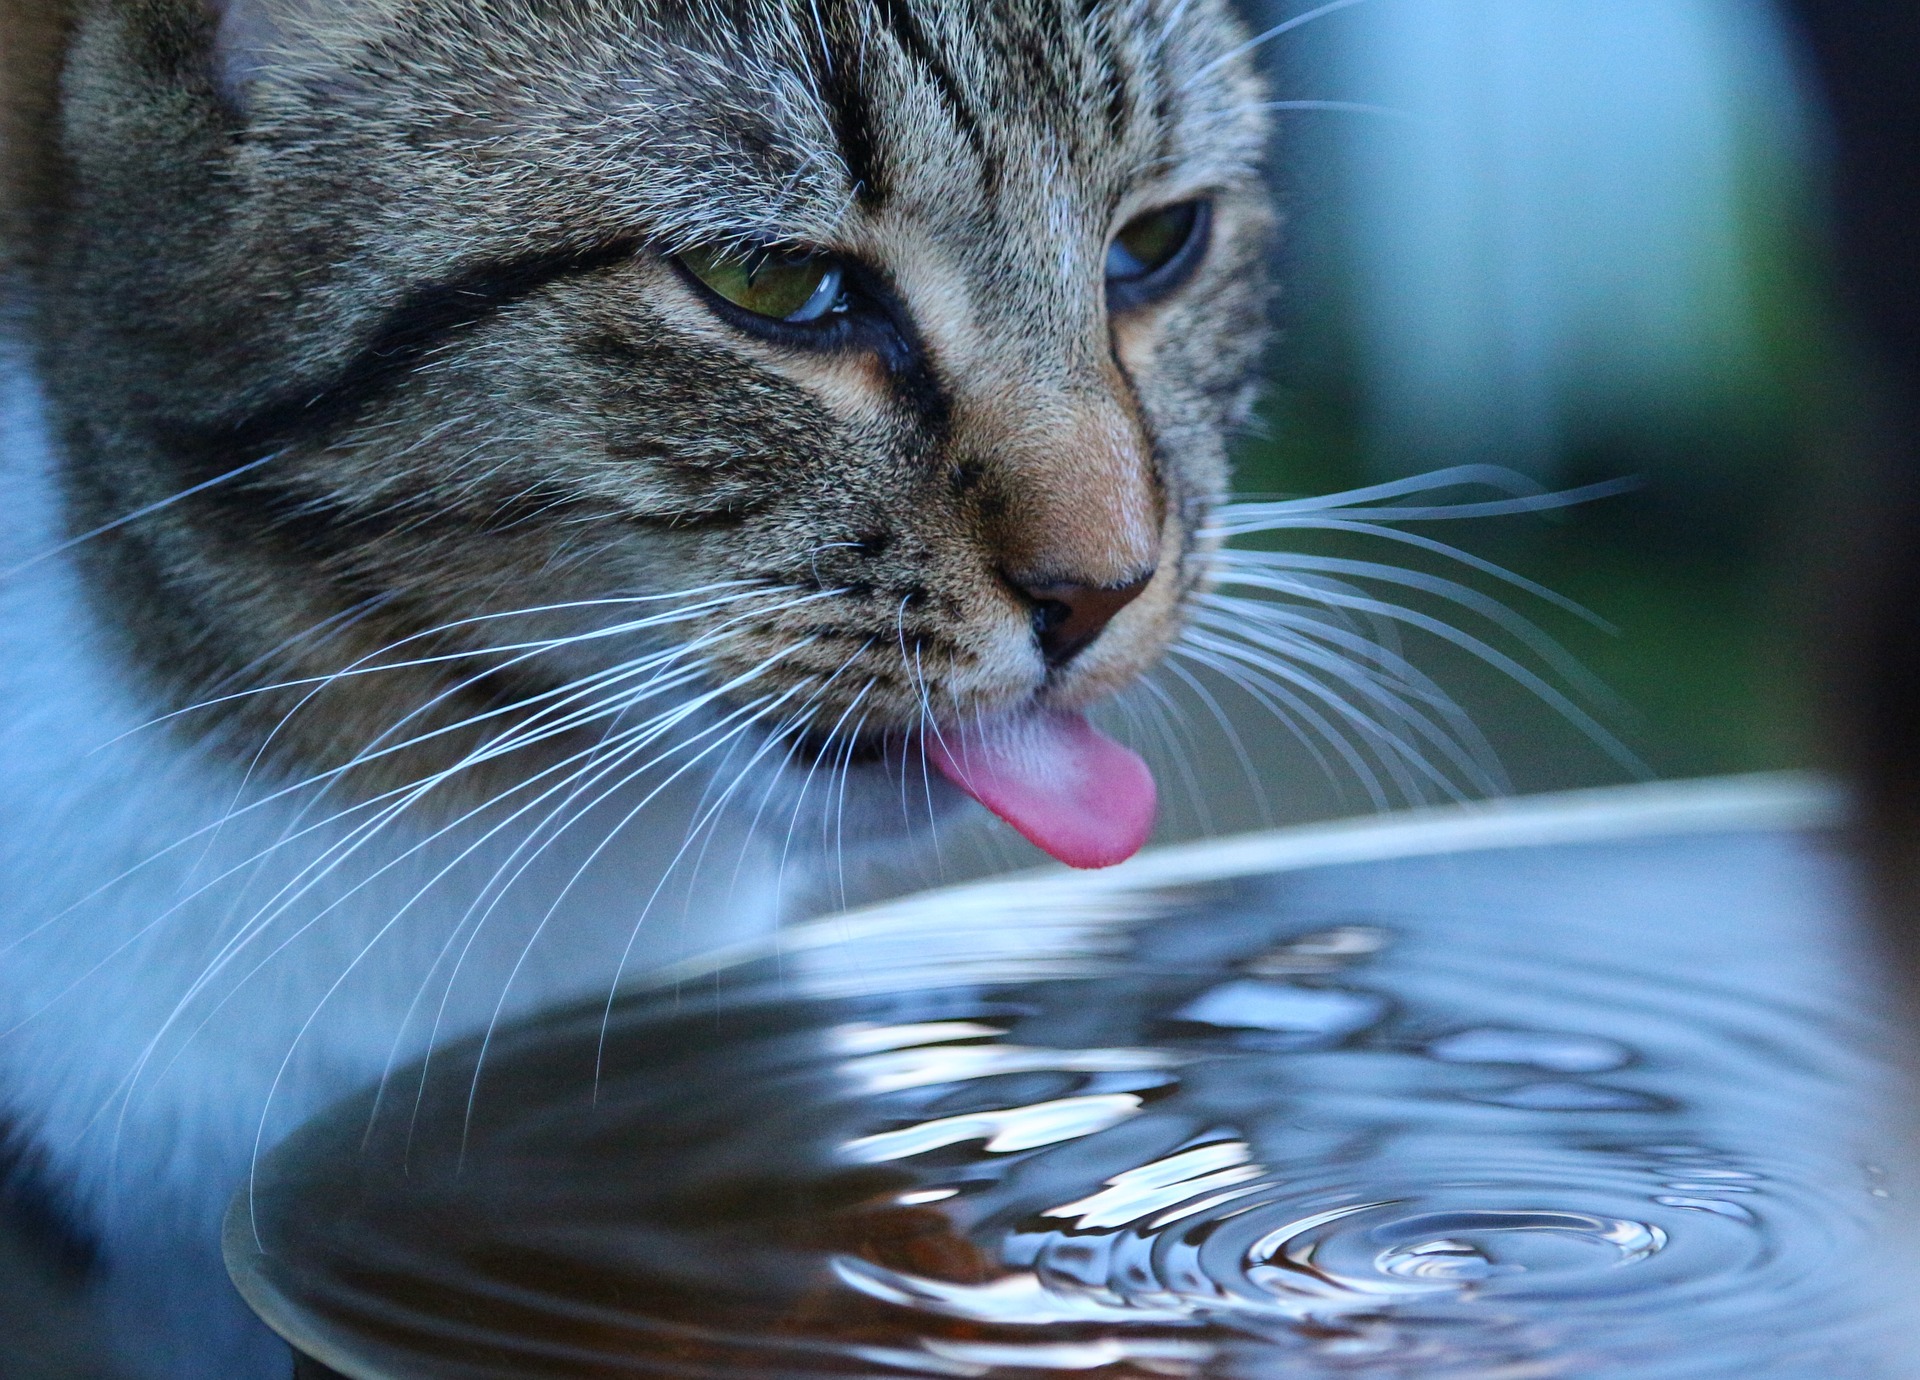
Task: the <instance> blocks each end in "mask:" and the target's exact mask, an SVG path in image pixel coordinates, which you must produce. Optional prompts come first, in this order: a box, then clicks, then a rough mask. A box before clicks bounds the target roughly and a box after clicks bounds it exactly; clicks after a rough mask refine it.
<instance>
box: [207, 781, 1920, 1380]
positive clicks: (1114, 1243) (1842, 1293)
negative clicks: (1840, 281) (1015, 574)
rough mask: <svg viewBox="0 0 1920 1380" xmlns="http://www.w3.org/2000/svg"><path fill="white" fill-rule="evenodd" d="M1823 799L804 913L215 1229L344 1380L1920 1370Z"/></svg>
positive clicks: (1261, 851)
mask: <svg viewBox="0 0 1920 1380" xmlns="http://www.w3.org/2000/svg"><path fill="white" fill-rule="evenodd" d="M1830 817H1831V804H1830V802H1829V801H1828V800H1827V798H1826V797H1824V796H1823V795H1822V794H1821V793H1820V792H1819V791H1817V790H1815V789H1813V788H1811V787H1808V786H1806V785H1804V784H1799V783H1794V782H1781V781H1767V780H1758V781H1734V782H1720V783H1705V784H1696V785H1688V786H1665V787H1653V788H1634V789H1630V790H1622V791H1614V792H1598V793H1589V794H1584V795H1580V796H1574V797H1561V798H1557V799H1544V800H1540V801H1535V802H1520V803H1515V804H1510V805H1504V806H1498V807H1481V808H1476V809H1464V808H1463V809H1457V810H1442V811H1432V812H1426V813H1422V814H1418V815H1410V816H1403V817H1397V818H1395V817H1389V818H1385V819H1381V820H1377V821H1370V822H1364V823H1355V824H1342V825H1333V826H1323V827H1319V828H1314V829H1303V830H1292V831H1280V832H1276V833H1272V834H1267V835H1261V836H1254V837H1248V838H1243V839H1237V840H1231V841H1228V842H1225V843H1220V844H1211V845H1205V846H1200V847H1193V848H1185V849H1177V850H1170V851H1167V852H1163V853H1160V854H1157V855H1152V856H1149V857H1146V858H1143V859H1141V860H1138V861H1137V862H1136V863H1134V864H1129V865H1128V866H1126V867H1124V868H1120V869H1116V870H1114V871H1112V872H1109V873H1103V874H1095V875H1081V876H1063V875H1046V876H1034V877H1025V878H1015V879H1008V880H1002V881H996V882H992V883H987V884H982V885H977V886H972V887H966V888H960V889H955V890H951V891H946V892H940V893H932V894H928V895H924V896H920V897H916V898H912V899H910V900H907V901H904V902H900V903H896V904H893V905H890V906H887V907H882V908H879V909H875V910H871V911H867V912H864V913H854V914H850V915H845V916H840V917H836V918H833V919H828V920H823V921H819V922H817V923H813V924H810V925H807V926H803V927H800V928H798V929H795V930H791V931H789V932H787V933H786V934H784V935H782V936H781V938H780V940H779V942H778V943H777V944H770V945H768V946H767V947H766V948H765V949H764V950H761V951H758V952H754V953H746V954H736V955H733V956H732V957H731V958H729V959H727V960H724V961H717V962H715V963H712V964H708V965H701V966H696V967H689V968H684V969H681V970H678V971H676V972H673V973H671V974H668V975H666V976H665V977H663V978H662V979H660V980H658V981H656V982H654V983H652V984H651V985H649V986H647V987H645V988H643V989H640V990H632V991H626V992H623V993H622V994H621V995H620V996H619V997H618V998H617V999H616V1000H614V1001H612V1002H611V1003H608V1002H605V1001H600V1002H594V1003H590V1004H586V1005H582V1006H579V1007H575V1008H572V1009H568V1010H562V1011H555V1012H551V1013H549V1014H547V1015H545V1016H543V1017H541V1018H539V1019H537V1020H534V1021H531V1022H528V1023H525V1024H522V1025H519V1026H517V1027H514V1028H511V1029H503V1030H501V1031H498V1032H496V1033H495V1034H494V1035H493V1037H492V1038H491V1039H490V1040H489V1041H487V1042H485V1043H484V1044H481V1043H478V1042H475V1043H468V1044H464V1045H458V1046H453V1047H449V1048H446V1049H442V1050H440V1051H438V1052H437V1053H435V1054H434V1055H433V1056H432V1057H431V1058H430V1059H429V1060H427V1061H426V1062H424V1063H422V1064H420V1065H418V1066H416V1067H413V1068H411V1069H407V1070H404V1071H401V1072H399V1073H397V1074H395V1075H394V1076H392V1077H391V1078H389V1079H388V1080H387V1081H386V1082H385V1083H384V1084H383V1085H382V1086H381V1087H379V1088H377V1089H371V1090H369V1091H368V1092H367V1093H366V1094H365V1095H363V1096H361V1097H359V1098H357V1099H354V1100H352V1101H350V1102H348V1103H346V1104H345V1105H342V1106H340V1107H337V1108H335V1109H334V1110H332V1111H331V1112H329V1113H327V1114H326V1115H324V1116H322V1117H320V1118H319V1119H317V1120H315V1121H314V1122H312V1123H310V1124H309V1125H308V1126H306V1127H305V1128H304V1129H302V1130H301V1131H299V1132H298V1133H297V1134H295V1135H294V1136H293V1137H292V1138H291V1139H289V1140H288V1141H287V1142H286V1143H284V1144H283V1145H281V1146H280V1147H279V1148H278V1149H277V1150H276V1151H274V1152H273V1153H272V1154H271V1155H269V1156H268V1157H267V1158H266V1159H265V1160H264V1161H263V1162H262V1164H261V1166H260V1168H259V1172H258V1174H257V1176H256V1178H255V1180H254V1182H253V1183H251V1184H250V1185H248V1187H247V1188H246V1189H245V1190H244V1191H243V1192H242V1193H241V1194H240V1196H239V1197H238V1198H237V1199H236V1201H235V1203H234V1205H233V1208H232V1211H231V1213H230V1215H229V1218H228V1224H227V1254H228V1261H229V1264H230V1267H231V1269H232V1272H233V1275H234V1278H235V1280H236V1281H237V1282H238V1283H239V1285H240V1288H241V1289H242V1291H243V1292H244V1293H245V1294H246V1296H247V1298H248V1300H249V1301H250V1302H251V1303H252V1304H253V1306H254V1307H255V1308H256V1309H257V1310H258V1311H259V1312H260V1314H261V1315H262V1316H263V1317H264V1318H265V1319H266V1320H267V1321H268V1322H269V1323H270V1324H271V1325H272V1326H273V1327H275V1328H276V1329H277V1330H278V1331H280V1332H281V1333H282V1334H283V1335H284V1336H285V1337H287V1338H288V1339H289V1340H290V1341H291V1342H292V1343H293V1344H294V1345H295V1347H296V1348H297V1349H298V1350H299V1351H300V1352H302V1353H303V1354H304V1356H305V1357H306V1358H308V1359H307V1360H306V1361H305V1362H303V1364H305V1365H306V1366H308V1367H309V1368H310V1373H311V1374H314V1375H327V1374H337V1375H340V1376H346V1377H351V1378H352V1380H456V1378H457V1380H494V1378H495V1377H499V1378H500V1380H506V1377H516V1378H518V1377H542V1378H545V1377H552V1378H553V1380H559V1378H560V1377H566V1378H567V1380H574V1378H576V1377H580V1378H582V1380H584V1378H585V1377H594V1378H595V1380H614V1378H615V1377H627V1376H632V1377H656V1376H659V1377H666V1376H673V1377H715V1378H716V1380H718V1378H719V1377H729V1378H732V1377H783V1378H786V1380H811V1378H812V1377H828V1376H835V1377H848V1376H858V1377H874V1380H883V1378H884V1377H990V1378H991V1380H1014V1378H1015V1377H1059V1376H1075V1377H1102V1378H1103V1380H1107V1378H1110V1380H1123V1378H1125V1380H1131V1378H1132V1377H1169V1376H1171V1377H1221V1378H1222V1380H1229V1378H1231V1380H1241V1378H1243V1377H1244V1378H1245V1380H1253V1378H1254V1377H1259V1380H1268V1378H1269V1377H1294V1376H1301V1377H1318V1376H1361V1377H1419V1378H1420V1380H1446V1378H1447V1377H1475V1380H1527V1378H1531V1377H1549V1376H1567V1377H1598V1376H1604V1377H1628V1378H1630V1380H1655V1378H1656V1377H1660V1378H1662V1380H1664V1378H1665V1377H1696V1376H1697V1377H1707V1376H1733V1375H1739V1376H1743V1377H1745V1376H1754V1375H1765V1376H1788V1377H1803V1380H1837V1378H1838V1377H1853V1376H1866V1377H1871V1376H1885V1377H1889V1380H1893V1378H1894V1377H1900V1376H1905V1375H1911V1374H1914V1373H1920V1367H1916V1366H1914V1365H1913V1364H1911V1357H1912V1355H1913V1353H1912V1351H1911V1350H1910V1348H1911V1345H1912V1339H1911V1337H1910V1336H1907V1335H1905V1334H1906V1333H1907V1331H1908V1327H1907V1321H1906V1317H1905V1314H1906V1313H1907V1312H1909V1311H1911V1309H1910V1306H1909V1305H1906V1304H1905V1303H1904V1302H1903V1299H1904V1298H1906V1297H1911V1296H1912V1289H1911V1287H1910V1286H1911V1283H1912V1281H1913V1279H1914V1276H1913V1274H1912V1273H1911V1271H1910V1270H1908V1269H1907V1267H1906V1266H1905V1265H1903V1264H1902V1262H1901V1261H1900V1260H1898V1259H1897V1252H1896V1251H1895V1249H1894V1248H1895V1246H1896V1245H1897V1244H1898V1242H1899V1241H1900V1239H1901V1237H1902V1235H1903V1233H1902V1231H1901V1230H1900V1223H1901V1221H1902V1217H1901V1214H1902V1213H1903V1211H1904V1209H1903V1207H1902V1205H1901V1194H1902V1184H1903V1182H1904V1181H1905V1177H1906V1176H1905V1174H1904V1171H1903V1170H1902V1168H1901V1165H1900V1163H1899V1160H1898V1157H1897V1155H1896V1153H1895V1149H1894V1147H1895V1146H1896V1145H1897V1144H1898V1143H1899V1139H1900V1137H1899V1134H1898V1133H1897V1132H1896V1130H1895V1129H1894V1127H1895V1126H1896V1125H1897V1121H1896V1119H1895V1118H1894V1117H1893V1116H1892V1115H1891V1114H1890V1113H1889V1112H1888V1109H1889V1108H1890V1107H1894V1106H1897V1105H1899V1098H1898V1096H1897V1094H1896V1091H1895V1088H1896V1084H1895V1079H1894V1076H1893V1073H1892V1068H1891V1065H1892V1060H1891V1057H1890V1051H1891V1050H1892V1049H1893V1048H1894V1041H1893V1040H1892V1038H1891V1036H1890V1033H1889V1027H1888V1025H1887V1023H1886V1022H1885V1020H1884V1019H1883V1017H1882V1016H1881V1014H1880V1009H1881V1004H1880V998H1879V996H1878V994H1877V990H1876V988H1875V985H1874V983H1873V982H1872V981H1871V980H1870V977H1869V976H1868V972H1869V970H1870V967H1871V965H1870V963H1869V962H1868V960H1867V958H1866V951H1865V948H1864V945H1863V943H1862V942H1861V940H1860V937H1859V935H1858V933H1857V931H1858V926H1857V925H1856V924H1855V923H1854V920H1853V918H1852V915H1853V907H1852V905H1851V904H1850V902H1849V899H1848V890H1847V876H1846V870H1845V867H1844V864H1843V860H1842V858H1841V856H1840V855H1839V853H1838V850H1837V849H1836V847H1835V846H1834V845H1833V844H1832V842H1831V841H1830V840H1829V839H1828V837H1827V835H1826V834H1825V833H1824V832H1823V826H1824V824H1825V823H1826V822H1828V821H1829V819H1830ZM1903 1356H1905V1357H1907V1358H1908V1363H1906V1364H1903V1362H1902V1360H1901V1358H1902V1357H1903Z"/></svg>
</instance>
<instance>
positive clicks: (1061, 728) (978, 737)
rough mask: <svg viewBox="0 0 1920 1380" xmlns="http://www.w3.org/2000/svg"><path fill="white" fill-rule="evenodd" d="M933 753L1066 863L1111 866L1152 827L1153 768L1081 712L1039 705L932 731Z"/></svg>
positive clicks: (946, 772) (971, 791)
mask: <svg viewBox="0 0 1920 1380" xmlns="http://www.w3.org/2000/svg"><path fill="white" fill-rule="evenodd" d="M926 750H927V760H928V761H929V762H931V763H933V765H934V766H935V767H936V768H937V769H938V770H939V772H940V774H941V775H942V776H944V777H946V778H947V780H949V781H951V782H953V784H954V785H956V786H958V787H959V788H960V789H961V790H963V791H965V792H966V793H967V794H968V795H970V796H972V797H973V798H974V799H975V800H977V801H979V802H980V803H981V804H982V805H984V806H986V807H987V808H988V809H989V810H992V811H993V812H994V813H995V814H996V815H999V816H1000V818H1002V819H1004V820H1005V821H1006V822H1007V823H1009V824H1011V825H1012V826H1013V827H1014V828H1016V829H1018V830H1019V831H1020V832H1021V833H1022V834H1023V835H1025V836H1026V838H1027V839H1028V840H1029V841H1030V842H1032V843H1034V844H1036V845H1038V846H1039V847H1041V848H1044V849H1046V851H1047V852H1049V853H1051V854H1053V856H1054V857H1056V858H1058V859H1059V860H1060V861H1061V862H1063V863H1065V864H1067V866H1069V867H1111V866H1113V864H1115V863H1117V862H1125V861H1126V860H1127V859H1128V858H1130V857H1132V856H1133V855H1134V854H1135V853H1137V852H1139V851H1140V845H1141V844H1143V843H1145V842H1146V841H1147V835H1148V834H1150V833H1152V832H1153V816H1154V808H1155V804H1156V800H1155V793H1154V788H1153V774H1152V773H1151V772H1149V771H1148V770H1147V764H1146V763H1145V762H1143V761H1141V760H1140V758H1139V755H1138V754H1136V753H1134V752H1131V751H1129V750H1128V749H1126V748H1124V747H1122V746H1120V744H1118V743H1116V742H1114V741H1113V739H1111V738H1109V737H1107V736H1106V735H1105V734H1104V733H1102V732H1100V730H1099V729H1097V728H1095V727H1094V726H1093V725H1092V724H1090V723H1088V722H1087V721H1086V719H1085V718H1083V717H1082V716H1080V715H1078V714H1055V713H1046V714H1033V715H1027V716H1023V717H1021V718H1017V719H1005V720H1000V721H998V722H995V723H990V724H987V725H985V726H984V727H975V728H965V729H959V730H955V729H948V730H946V731H945V732H944V733H942V734H930V735H928V738H927V748H926Z"/></svg>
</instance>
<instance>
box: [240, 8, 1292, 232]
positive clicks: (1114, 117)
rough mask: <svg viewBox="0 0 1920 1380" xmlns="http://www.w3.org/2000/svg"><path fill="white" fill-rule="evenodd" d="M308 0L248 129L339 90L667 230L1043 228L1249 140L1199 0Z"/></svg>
mask: <svg viewBox="0 0 1920 1380" xmlns="http://www.w3.org/2000/svg"><path fill="white" fill-rule="evenodd" d="M236 2H237V3H247V2H248V0H236ZM270 2H271V0H270ZM322 3H323V4H324V3H325V0H322ZM332 3H333V4H334V5H336V6H337V7H340V8H336V9H335V10H333V11H332V12H331V13H328V12H324V10H322V11H316V9H315V8H314V6H313V4H312V0H305V2H304V3H303V5H302V7H301V8H302V13H301V14H300V15H299V17H297V18H296V19H294V20H293V21H292V22H291V24H290V25H288V26H285V27H287V28H289V29H291V31H292V33H293V37H294V40H295V41H294V42H293V44H292V45H291V46H293V47H294V48H299V47H306V49H307V54H308V56H307V57H306V58H305V59H303V60H302V61H300V62H297V63H294V64H292V65H291V67H290V70H289V76H290V77H291V80H289V81H285V82H281V83H273V82H269V83H268V84H267V87H266V93H265V97H264V101H263V107H264V108H263V112H262V116H263V119H264V121H265V123H266V124H267V125H268V127H269V128H271V127H272V126H273V125H274V124H275V123H276V122H277V123H280V124H281V125H283V126H286V127H289V128H295V127H297V126H299V125H302V124H304V123H305V119H304V118H303V117H306V116H310V115H311V114H312V113H313V110H314V107H315V106H317V105H325V104H327V103H332V102H341V101H344V102H349V103H352V104H354V105H357V106H361V105H363V106H366V107H368V110H367V113H368V114H369V115H370V116H373V117H374V119H375V120H376V121H377V124H376V125H375V126H374V127H378V126H380V125H384V126H387V127H389V128H391V129H392V131H393V138H392V140H391V141H390V142H391V144H392V145H395V146H398V147H401V148H405V149H423V150H427V151H429V152H430V153H431V154H432V155H434V156H438V157H440V158H442V159H448V160H452V161H454V162H457V163H459V164H461V166H462V173H461V176H463V177H466V178H468V179H469V181H470V184H471V185H475V186H479V185H490V186H493V187H496V188H498V189H499V190H500V191H501V192H502V193H504V194H506V195H507V196H509V197H510V198H512V199H517V200H533V199H537V198H538V197H539V196H540V195H541V192H540V189H541V187H542V186H543V185H544V186H546V187H549V188H551V187H553V186H555V185H556V184H560V183H564V184H566V185H567V186H568V188H569V189H570V194H572V195H575V196H577V197H582V198H584V199H586V200H588V201H590V203H591V204H592V206H593V207H594V208H595V210H596V218H597V219H605V220H606V221H607V222H608V223H609V225H611V224H613V223H616V222H617V223H624V224H625V225H626V226H628V227H640V228H644V229H645V230H646V231H647V232H648V233H649V234H650V235H652V236H654V237H656V238H657V239H659V240H661V241H663V242H665V243H666V244H667V245H668V246H669V247H677V246H679V245H686V244H693V243H702V242H704V243H712V242H714V241H726V240H740V241H751V240H803V241H808V240H811V241H826V242H830V241H833V240H836V239H844V238H846V237H847V232H848V229H849V227H850V226H851V225H853V224H855V223H857V222H859V221H860V220H861V219H863V218H871V216H872V215H873V214H874V213H876V212H877V211H880V210H882V209H890V210H893V211H896V212H898V211H899V210H901V209H902V208H906V209H908V210H910V211H913V212H917V213H919V214H922V215H925V216H931V217H934V218H940V217H949V218H951V217H975V218H978V217H981V216H987V217H990V218H993V219H1002V220H1009V219H1018V220H1020V221H1022V222H1023V223H1025V224H1027V225H1029V226H1034V225H1040V226H1046V225H1049V224H1051V225H1052V228H1053V229H1055V230H1057V231H1066V230H1067V229H1069V227H1068V225H1067V224H1066V223H1065V222H1068V221H1080V220H1088V219H1089V218H1091V219H1093V220H1099V221H1102V222H1104V220H1105V219H1106V218H1107V217H1109V216H1110V215H1111V213H1112V212H1113V211H1114V209H1115V208H1116V207H1117V206H1120V205H1121V204H1123V203H1124V202H1125V200H1126V198H1127V197H1128V196H1129V195H1130V194H1132V193H1135V192H1137V191H1138V190H1140V189H1143V188H1144V189H1150V188H1153V187H1156V186H1163V187H1168V188H1171V189H1172V191H1174V192H1178V191H1180V190H1181V189H1183V188H1199V187H1204V186H1207V185H1218V184H1222V183H1227V182H1231V181H1235V180H1243V179H1246V178H1248V177H1249V176H1250V175H1251V173H1252V169H1253V167H1254V165H1255V164H1256V163H1257V161H1258V158H1259V155H1260V151H1261V144H1262V142H1263V130H1264V122H1263V120H1262V118H1261V116H1260V115H1259V113H1258V105H1259V91H1258V87H1257V84H1256V83H1255V82H1254V80H1253V79H1252V77H1251V75H1250V67H1249V64H1248V62H1247V60H1246V58H1245V55H1244V54H1242V53H1240V52H1239V51H1237V49H1238V48H1239V47H1240V46H1241V45H1242V44H1243V43H1244V40H1245V34H1244V30H1243V29H1241V28H1240V26H1239V25H1238V24H1237V23H1236V22H1235V21H1234V20H1233V19H1232V18H1231V15H1230V12H1229V11H1228V10H1227V8H1226V7H1225V5H1224V3H1222V0H1105V3H1102V2H1101V0H1094V3H1086V0H939V3H933V2H932V0H789V2H787V3H781V0H732V2H731V3H728V2H727V0H707V2H706V3H692V4H689V3H683V2H681V0H675V3H666V0H660V2H659V3H651V4H648V3H636V0H571V3H561V2H560V0H487V2H486V3H484V4H476V3H473V0H416V2H415V3H407V4H402V3H399V0H332ZM301 37H304V38H306V39H307V40H308V43H309V44H310V45H311V46H308V45H307V44H301V43H299V42H298V39H299V38H301ZM322 52H324V53H325V54H326V56H320V54H321V53H322ZM315 57H318V58H319V60H318V61H317V62H316V61H314V58H315ZM276 88H277V89H276ZM303 107H304V109H303ZM376 107H377V108H376ZM296 133H297V134H298V137H300V138H301V139H302V140H303V141H304V133H300V132H298V131H297V129H296ZM399 171H400V172H401V173H402V175H404V173H405V165H404V160H401V161H400V162H399ZM1076 228H1077V227H1076Z"/></svg>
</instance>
